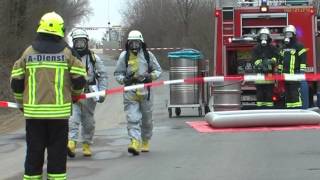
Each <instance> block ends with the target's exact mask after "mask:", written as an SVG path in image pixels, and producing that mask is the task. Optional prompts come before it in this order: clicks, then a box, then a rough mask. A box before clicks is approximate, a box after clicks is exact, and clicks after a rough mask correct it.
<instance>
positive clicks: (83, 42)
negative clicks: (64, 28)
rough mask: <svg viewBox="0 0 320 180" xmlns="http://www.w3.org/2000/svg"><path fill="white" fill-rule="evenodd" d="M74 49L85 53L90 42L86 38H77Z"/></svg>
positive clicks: (74, 41)
mask: <svg viewBox="0 0 320 180" xmlns="http://www.w3.org/2000/svg"><path fill="white" fill-rule="evenodd" d="M73 47H74V48H75V49H76V50H77V51H84V50H86V49H87V47H88V41H87V39H85V38H77V39H74V40H73Z"/></svg>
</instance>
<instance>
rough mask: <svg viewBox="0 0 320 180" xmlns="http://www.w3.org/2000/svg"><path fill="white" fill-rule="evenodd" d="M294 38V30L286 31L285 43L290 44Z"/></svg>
mask: <svg viewBox="0 0 320 180" xmlns="http://www.w3.org/2000/svg"><path fill="white" fill-rule="evenodd" d="M292 38H293V32H285V33H284V43H285V44H289V43H290V41H291V39H292Z"/></svg>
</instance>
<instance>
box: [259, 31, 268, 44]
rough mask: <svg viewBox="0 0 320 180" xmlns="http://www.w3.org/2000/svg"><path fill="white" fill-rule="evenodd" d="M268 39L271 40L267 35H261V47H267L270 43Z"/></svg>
mask: <svg viewBox="0 0 320 180" xmlns="http://www.w3.org/2000/svg"><path fill="white" fill-rule="evenodd" d="M268 39H269V37H268V35H267V34H261V35H260V41H261V45H262V46H266V45H267V43H268Z"/></svg>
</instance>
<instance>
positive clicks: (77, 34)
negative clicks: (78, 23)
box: [71, 29, 89, 40]
mask: <svg viewBox="0 0 320 180" xmlns="http://www.w3.org/2000/svg"><path fill="white" fill-rule="evenodd" d="M71 37H72V40H74V39H77V38H85V39H87V40H89V35H88V33H87V32H86V31H85V30H83V29H75V30H73V31H72V33H71Z"/></svg>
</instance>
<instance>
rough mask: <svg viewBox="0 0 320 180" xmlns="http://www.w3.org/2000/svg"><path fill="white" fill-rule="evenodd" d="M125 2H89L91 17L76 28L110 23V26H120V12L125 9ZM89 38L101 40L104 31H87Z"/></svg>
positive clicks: (114, 0)
mask: <svg viewBox="0 0 320 180" xmlns="http://www.w3.org/2000/svg"><path fill="white" fill-rule="evenodd" d="M126 1H127V0H89V2H90V6H91V8H92V15H91V16H89V19H86V20H84V21H83V22H81V23H80V24H78V25H77V26H86V27H87V26H94V27H97V26H100V27H101V26H107V24H108V22H109V21H110V26H114V25H121V18H122V17H121V14H120V10H122V9H124V8H125V7H126V5H125V2H126ZM87 32H88V33H89V36H90V38H94V39H96V40H101V38H102V37H103V34H104V32H105V29H99V30H91V31H87Z"/></svg>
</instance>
